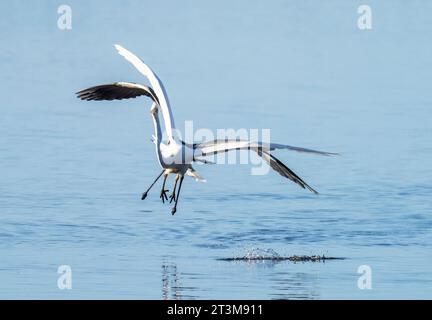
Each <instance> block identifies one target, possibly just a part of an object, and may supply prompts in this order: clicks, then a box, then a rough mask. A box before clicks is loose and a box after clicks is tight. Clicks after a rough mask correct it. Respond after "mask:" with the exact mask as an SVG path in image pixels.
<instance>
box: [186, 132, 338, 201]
mask: <svg viewBox="0 0 432 320" xmlns="http://www.w3.org/2000/svg"><path fill="white" fill-rule="evenodd" d="M194 149H195V153H194V154H195V157H200V156H209V155H214V154H217V153H221V152H228V151H231V150H252V151H255V152H256V153H257V154H258V155H259V156H260V157H261V158H263V159H264V160H265V161H266V162H267V163H268V164H269V165H270V167H271V168H272V169H273V170H275V171H276V172H278V173H279V174H280V175H281V176H283V177H285V178H288V179H290V180H291V181H293V182H295V183H296V184H298V185H299V186H300V187H302V188H303V189H305V188H307V189H308V190H310V191H311V192H313V193H315V194H318V192H317V191H316V190H314V189H313V188H312V187H311V186H309V185H308V184H307V183H306V182H305V181H303V180H302V179H301V178H300V177H299V176H298V175H297V174H295V173H294V172H293V171H292V170H291V169H290V168H288V167H287V166H286V165H284V164H283V163H282V162H281V161H280V160H279V159H277V158H276V157H275V156H273V155H272V154H270V151H271V150H275V149H288V150H292V151H297V152H305V153H311V154H318V155H323V156H330V155H336V153H330V152H323V151H317V150H312V149H306V148H300V147H293V146H288V145H283V144H276V143H269V144H265V143H263V142H251V141H247V140H214V141H209V142H204V143H199V144H195V145H194Z"/></svg>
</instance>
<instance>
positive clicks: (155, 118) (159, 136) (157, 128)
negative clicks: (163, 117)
mask: <svg viewBox="0 0 432 320" xmlns="http://www.w3.org/2000/svg"><path fill="white" fill-rule="evenodd" d="M151 116H152V118H153V126H154V130H155V135H154V136H155V141H154V143H155V146H156V153H157V156H158V159H159V163H160V164H161V165H162V166H163V165H164V164H165V163H164V161H163V157H162V153H161V149H160V144H161V142H162V130H161V126H160V122H159V115H158V114H157V113H152V114H151Z"/></svg>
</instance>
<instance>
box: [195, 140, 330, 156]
mask: <svg viewBox="0 0 432 320" xmlns="http://www.w3.org/2000/svg"><path fill="white" fill-rule="evenodd" d="M193 147H194V149H195V150H196V151H195V155H196V156H197V157H198V156H206V155H213V154H217V153H220V152H228V151H231V150H255V149H259V148H260V149H263V150H264V151H268V150H270V151H272V150H276V149H286V150H291V151H296V152H303V153H311V154H317V155H321V156H332V155H337V153H331V152H324V151H317V150H312V149H306V148H301V147H293V146H289V145H286V144H278V143H263V142H261V141H258V142H253V141H248V140H214V141H208V142H203V143H197V144H194V146H193Z"/></svg>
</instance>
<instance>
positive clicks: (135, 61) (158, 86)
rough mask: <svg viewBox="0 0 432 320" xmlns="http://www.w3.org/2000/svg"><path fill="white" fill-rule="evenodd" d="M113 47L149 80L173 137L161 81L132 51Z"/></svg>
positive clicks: (117, 46)
mask: <svg viewBox="0 0 432 320" xmlns="http://www.w3.org/2000/svg"><path fill="white" fill-rule="evenodd" d="M115 48H116V49H117V51H118V53H119V54H120V55H122V56H123V57H124V58H125V59H126V60H127V61H129V62H130V63H132V65H133V66H134V67H135V68H136V69H137V70H138V71H139V72H140V73H141V74H142V75H144V76H145V77H146V78H147V79H148V81H149V82H150V84H151V86H152V87H153V90H154V91H155V93H156V96H157V97H158V99H159V105H160V107H161V109H162V116H163V118H164V123H165V130H166V132H167V134H168V137H169V138H170V139H171V138H172V137H173V129H174V128H175V124H174V117H173V115H172V111H171V107H170V104H169V100H168V95H167V94H166V91H165V88H164V86H163V84H162V81H160V79H159V78H158V76H157V75H156V74H155V73H154V72H153V71H152V70H151V69H150V67H149V66H147V65H146V64H145V63H144V62H143V61H142V60H141V59H140V58H138V57H137V56H136V55H134V54H133V53H132V52H130V51H129V50H127V49H125V48H123V47H122V46H120V45H118V44H116V45H115Z"/></svg>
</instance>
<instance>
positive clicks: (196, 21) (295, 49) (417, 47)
mask: <svg viewBox="0 0 432 320" xmlns="http://www.w3.org/2000/svg"><path fill="white" fill-rule="evenodd" d="M67 4H69V5H70V6H71V7H72V9H73V29H72V30H71V31H61V30H59V29H58V28H57V18H58V14H57V7H58V5H59V2H58V1H38V2H34V3H33V2H32V3H29V2H25V3H24V2H20V1H7V2H5V1H3V2H0V40H1V43H2V46H1V50H0V64H1V79H2V83H3V84H2V86H1V87H0V94H1V97H2V102H1V105H0V108H1V109H0V110H1V116H0V298H36V299H40V298H60V299H76V298H84V299H87V298H132V299H142V298H144V299H188V298H205V299H207V298H210V299H213V298H229V299H234V298H250V299H258V298H264V299H279V298H284V299H285V298H287V299H296V298H306V299H325V298H329V299H334V298H348V299H382V298H432V269H431V267H430V266H431V264H432V251H431V242H432V203H431V194H432V179H431V178H432V173H431V163H432V147H431V141H432V126H431V124H432V122H431V119H432V118H431V115H432V113H431V108H432V90H430V84H431V83H432V72H431V71H432V44H431V41H430V36H431V33H432V16H431V14H430V13H431V12H432V3H429V2H426V1H411V2H409V3H408V2H406V1H368V4H369V5H370V6H371V7H372V10H373V29H372V30H370V31H360V30H359V29H358V28H357V25H356V21H357V18H358V14H357V7H358V5H360V3H359V2H358V1H342V0H341V1H333V2H332V3H331V4H326V3H324V2H322V1H265V2H263V1H261V2H259V3H255V4H253V3H251V2H250V1H235V3H234V2H232V1H226V2H224V1H223V2H221V1H218V2H213V3H211V2H206V4H203V3H201V2H198V1H181V2H179V1H163V2H161V3H160V4H159V3H158V2H155V1H146V2H143V1H123V2H122V4H119V3H118V2H117V1H92V2H91V3H87V4H84V3H82V1H67ZM114 43H121V44H122V45H124V46H125V47H126V48H128V49H130V50H132V51H133V52H136V53H137V54H139V55H140V56H141V57H142V58H143V59H144V60H145V61H146V62H147V63H148V64H150V65H151V66H152V68H153V69H154V70H156V72H157V73H158V74H159V76H160V77H161V78H162V79H163V81H164V83H165V86H166V88H167V90H168V92H169V95H170V100H171V103H172V106H173V109H174V110H173V111H174V115H175V117H176V122H177V126H178V127H180V128H183V127H184V121H186V120H194V127H195V128H200V127H205V128H210V129H213V130H215V129H217V128H271V137H272V141H274V142H279V143H287V144H292V145H299V146H305V147H310V148H317V149H322V150H327V151H336V152H341V153H342V154H343V156H341V157H333V158H322V157H314V156H308V155H302V154H295V153H292V152H287V151H283V150H282V151H279V152H277V153H275V155H277V156H279V157H280V159H281V160H283V161H284V162H285V163H286V164H287V165H288V166H289V167H290V168H292V169H293V170H294V171H295V172H297V173H298V174H299V175H300V176H301V177H303V178H304V179H305V180H306V181H307V182H308V183H310V184H311V185H312V186H313V187H315V188H316V189H317V190H318V191H320V193H321V194H320V195H319V196H314V195H312V194H309V193H307V192H306V191H304V190H302V189H300V188H298V187H297V186H296V185H294V184H292V183H291V182H289V181H288V180H284V179H283V178H282V177H280V176H279V175H277V174H276V173H273V172H272V173H270V174H268V175H265V176H252V175H251V174H250V167H249V166H247V165H238V166H232V165H226V166H219V165H216V166H207V167H204V166H198V167H197V169H198V170H199V172H200V173H201V174H202V175H203V176H204V177H206V178H207V179H208V183H207V184H198V183H196V182H195V181H193V180H192V179H187V180H185V183H184V185H183V189H182V197H181V199H180V204H179V211H178V213H177V214H176V216H174V217H173V216H171V215H170V207H169V206H167V205H162V203H160V201H159V198H158V194H157V193H158V192H157V190H156V189H155V190H154V192H153V193H151V194H150V195H149V198H148V199H147V200H146V201H145V202H142V201H141V200H140V195H141V192H143V191H144V190H145V188H146V187H147V186H148V185H149V184H150V183H151V182H152V181H153V179H154V178H155V177H156V175H157V174H158V173H159V172H160V169H159V167H158V165H157V162H156V159H155V154H154V146H153V144H152V143H151V142H150V137H151V134H152V132H153V128H152V124H151V120H150V116H149V107H150V103H149V102H148V101H147V100H145V99H137V100H134V101H123V102H106V103H90V102H87V103H86V102H82V101H79V100H78V99H76V98H75V97H74V92H76V91H78V90H80V89H83V88H85V87H88V86H91V85H96V84H102V83H109V82H113V81H135V82H143V79H142V77H141V76H140V75H139V74H138V73H137V72H136V71H135V70H134V69H133V68H132V67H131V66H130V65H129V64H128V63H127V62H126V61H124V60H123V58H121V57H120V56H118V55H117V54H116V52H115V50H114V48H113V44H114ZM170 184H171V182H170ZM254 248H259V249H271V250H274V251H275V252H277V253H278V254H279V255H283V256H289V255H295V254H297V255H314V254H325V255H327V256H333V257H344V258H346V259H345V260H335V261H328V262H326V263H291V262H265V263H264V262H255V263H254V262H239V261H237V262H227V261H220V260H219V259H220V258H229V257H237V256H243V255H245V254H247V253H249V252H251V251H253V250H254ZM60 265H69V266H71V268H72V272H73V278H72V279H73V289H72V290H59V289H58V287H57V279H58V276H59V275H58V274H57V268H58V266H60ZM360 265H368V266H370V267H371V269H372V290H360V289H359V288H358V287H357V280H358V277H359V276H360V275H359V274H357V268H358V267H359V266H360Z"/></svg>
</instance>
